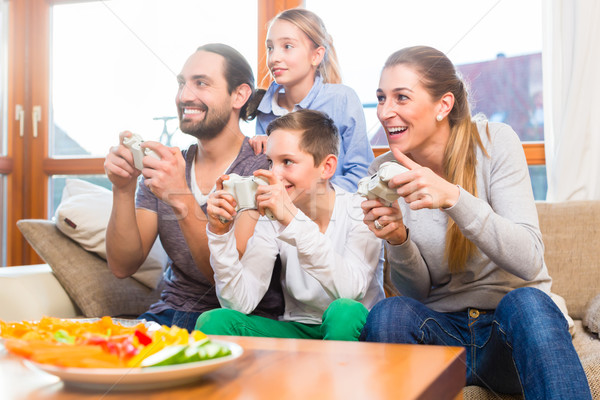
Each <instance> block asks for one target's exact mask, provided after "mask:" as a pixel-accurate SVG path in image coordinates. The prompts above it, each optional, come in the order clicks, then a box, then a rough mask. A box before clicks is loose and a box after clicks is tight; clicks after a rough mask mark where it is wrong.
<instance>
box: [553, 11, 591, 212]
mask: <svg viewBox="0 0 600 400" xmlns="http://www.w3.org/2000/svg"><path fill="white" fill-rule="evenodd" d="M543 7H544V45H543V46H544V47H543V52H542V54H543V74H544V126H545V129H544V131H545V133H544V135H545V143H546V171H547V175H548V195H547V200H548V201H566V200H592V199H600V23H599V21H600V1H596V0H551V1H546V0H544V1H543Z"/></svg>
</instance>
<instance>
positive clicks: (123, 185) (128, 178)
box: [104, 131, 140, 191]
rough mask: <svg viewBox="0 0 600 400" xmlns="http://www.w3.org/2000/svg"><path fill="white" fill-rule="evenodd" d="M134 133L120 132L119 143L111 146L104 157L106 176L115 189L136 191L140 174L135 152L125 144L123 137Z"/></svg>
mask: <svg viewBox="0 0 600 400" xmlns="http://www.w3.org/2000/svg"><path fill="white" fill-rule="evenodd" d="M131 135H132V133H131V132H129V131H124V132H121V133H120V134H119V145H118V146H114V147H111V148H110V151H109V153H108V154H107V156H106V158H105V159H104V170H105V171H106V176H108V179H109V180H110V182H111V183H112V184H113V186H114V187H115V189H128V188H129V189H131V190H133V191H135V188H136V186H137V178H138V176H139V175H140V171H138V170H137V169H136V168H135V167H134V165H133V154H131V151H129V149H128V148H127V147H125V145H123V138H125V137H130V136H131Z"/></svg>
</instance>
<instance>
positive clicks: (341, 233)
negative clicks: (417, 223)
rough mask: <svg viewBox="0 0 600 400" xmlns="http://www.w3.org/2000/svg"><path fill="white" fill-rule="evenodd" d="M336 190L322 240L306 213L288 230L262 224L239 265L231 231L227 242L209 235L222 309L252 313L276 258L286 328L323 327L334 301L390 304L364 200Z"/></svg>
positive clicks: (266, 222) (264, 221)
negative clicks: (385, 300)
mask: <svg viewBox="0 0 600 400" xmlns="http://www.w3.org/2000/svg"><path fill="white" fill-rule="evenodd" d="M334 188H335V191H336V200H335V205H334V209H333V214H332V217H331V221H330V223H329V225H328V226H327V230H326V231H325V233H324V234H323V233H321V232H319V227H318V225H317V224H316V223H314V222H313V221H312V220H310V219H309V218H308V217H307V216H306V215H305V214H304V213H303V212H302V211H300V210H299V211H298V214H297V215H296V217H295V218H294V219H293V220H292V222H291V223H290V224H289V225H288V226H287V227H284V226H283V225H281V224H280V223H279V222H277V221H271V220H269V219H268V218H266V217H261V218H260V219H259V220H258V222H257V224H256V229H255V231H254V235H253V236H252V237H251V238H250V240H249V241H248V245H247V246H246V252H245V253H244V255H243V256H242V258H241V259H239V254H238V251H237V249H236V242H235V235H234V234H233V229H231V230H230V231H229V232H228V233H226V234H224V235H215V234H214V233H212V232H210V231H208V229H207V235H208V246H209V248H210V254H211V255H210V263H211V265H212V268H213V270H214V271H215V275H214V278H215V285H216V289H217V296H218V298H219V302H220V303H221V306H223V307H225V308H230V309H234V310H237V311H240V312H243V313H244V314H249V313H251V312H252V311H253V310H254V308H255V307H256V306H257V304H258V303H259V301H260V300H261V299H262V297H263V295H264V293H265V292H266V290H267V287H268V285H269V282H270V280H271V275H272V273H273V266H274V263H275V259H276V257H277V255H278V254H279V255H280V256H281V262H282V271H281V281H282V287H283V295H284V300H285V312H284V314H283V316H281V317H280V319H281V320H283V321H297V322H302V323H310V324H320V323H321V322H322V315H323V313H324V312H325V310H326V309H327V307H328V306H329V304H330V303H331V302H332V301H333V300H335V299H338V298H348V299H354V300H357V301H360V302H361V303H362V304H364V305H365V307H367V308H368V309H371V307H373V306H374V305H375V303H377V302H378V301H379V300H381V299H383V298H384V297H385V296H384V292H383V246H382V241H381V240H380V239H378V238H377V237H376V236H375V235H373V234H372V233H371V232H370V231H369V230H368V228H367V226H366V225H365V224H364V223H363V221H362V220H363V213H362V210H361V208H360V203H361V202H362V201H363V199H362V198H361V197H360V196H358V195H356V194H352V193H348V192H345V191H344V190H343V189H341V188H339V187H335V186H334Z"/></svg>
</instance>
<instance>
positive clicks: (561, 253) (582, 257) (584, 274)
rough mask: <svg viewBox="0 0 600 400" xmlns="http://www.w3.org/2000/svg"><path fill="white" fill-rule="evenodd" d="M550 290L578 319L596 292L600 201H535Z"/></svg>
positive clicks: (599, 290)
mask: <svg viewBox="0 0 600 400" xmlns="http://www.w3.org/2000/svg"><path fill="white" fill-rule="evenodd" d="M536 205H537V210H538V215H539V218H540V229H541V231H542V239H543V241H544V246H545V253H544V258H545V261H546V265H547V266H548V271H549V272H550V276H551V277H552V292H553V293H556V294H558V295H560V296H562V297H563V298H564V299H565V301H566V302H567V308H568V309H569V315H570V316H571V317H572V318H573V319H581V318H583V315H584V313H585V306H586V304H587V303H588V301H590V300H591V299H592V298H593V297H595V296H596V295H598V294H599V293H600V201H567V202H558V203H546V202H538V203H536Z"/></svg>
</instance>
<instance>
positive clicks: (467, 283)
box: [361, 47, 591, 399]
mask: <svg viewBox="0 0 600 400" xmlns="http://www.w3.org/2000/svg"><path fill="white" fill-rule="evenodd" d="M379 85H380V86H379V89H378V90H377V99H378V103H379V104H378V107H377V115H378V118H379V120H380V121H381V123H382V125H383V127H384V129H385V131H386V133H387V138H388V142H389V145H390V148H391V152H388V153H386V154H384V155H382V156H380V157H378V158H377V159H376V160H375V162H374V163H373V165H372V166H371V167H372V170H373V171H375V170H376V169H377V167H378V166H379V165H380V164H381V163H382V162H384V161H390V160H394V159H395V160H396V161H398V162H400V163H401V164H403V165H404V166H405V167H407V168H409V171H407V172H404V173H401V174H399V175H397V176H395V177H394V178H392V179H391V181H390V182H389V186H390V187H391V188H396V189H397V191H398V194H399V195H400V196H401V197H400V199H399V202H397V203H395V204H393V205H392V206H391V207H384V206H383V205H382V203H380V202H379V201H378V200H367V201H364V202H363V204H362V207H363V211H364V214H365V219H364V221H365V223H366V224H367V225H368V226H369V228H370V229H371V231H372V232H374V233H375V235H377V236H378V237H380V238H382V239H385V241H386V243H385V245H386V248H387V257H388V261H389V262H390V266H391V277H392V281H393V282H394V284H395V286H396V288H397V289H398V290H399V291H400V293H401V294H402V295H403V296H398V297H390V298H388V299H385V300H383V301H382V302H380V303H378V304H377V305H375V307H374V308H373V310H372V311H371V313H370V314H369V316H368V319H367V323H366V325H365V328H364V329H363V332H362V334H361V339H362V340H367V341H375V342H393V343H421V344H436V345H451V346H463V347H466V348H467V384H468V385H479V386H485V387H487V388H490V389H491V390H494V391H497V392H503V393H521V392H523V393H524V395H525V398H527V399H542V398H543V399H567V398H570V399H575V398H576V399H590V398H591V395H590V391H589V386H588V384H587V380H586V376H585V373H584V371H583V368H582V366H581V363H580V361H579V358H578V356H577V353H576V352H575V349H574V348H573V344H572V342H571V336H570V334H569V332H568V328H567V321H566V319H565V318H564V316H563V314H562V313H561V311H560V310H559V309H558V307H557V306H556V305H555V304H554V303H553V301H552V300H551V299H550V297H549V296H548V294H549V292H550V284H551V279H550V277H549V276H548V271H547V269H546V265H545V263H544V258H543V256H544V245H543V243H542V238H541V234H540V230H539V226H538V218H537V212H536V208H535V203H534V200H533V194H532V190H531V182H530V180H529V174H528V169H527V163H526V160H525V157H524V153H523V148H522V146H521V143H520V142H519V139H518V137H517V135H516V134H515V132H514V131H513V130H512V129H511V128H510V127H509V126H507V125H504V124H500V123H491V122H487V121H484V120H473V119H472V118H471V114H470V109H469V104H468V101H467V93H466V90H465V87H464V85H463V82H462V81H461V80H460V78H458V77H457V74H456V71H455V68H454V66H453V65H452V63H451V62H450V60H449V59H448V58H447V57H446V56H445V55H444V54H443V53H441V52H439V51H437V50H435V49H432V48H429V47H411V48H407V49H403V50H400V51H398V52H396V53H394V54H392V55H391V56H390V57H389V58H388V60H387V62H386V64H385V66H384V69H383V71H382V73H381V78H380V82H379Z"/></svg>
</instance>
